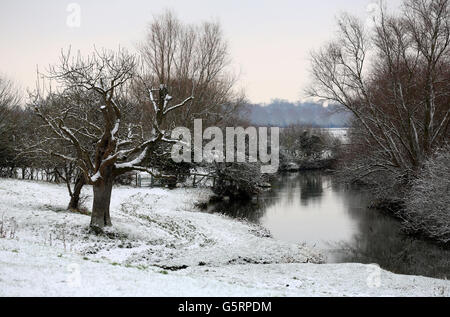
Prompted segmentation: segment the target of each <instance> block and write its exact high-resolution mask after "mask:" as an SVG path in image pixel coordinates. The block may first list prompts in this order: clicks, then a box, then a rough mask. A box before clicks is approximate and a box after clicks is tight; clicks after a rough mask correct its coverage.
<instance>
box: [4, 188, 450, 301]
mask: <svg viewBox="0 0 450 317" xmlns="http://www.w3.org/2000/svg"><path fill="white" fill-rule="evenodd" d="M89 193H90V189H89V188H86V194H89ZM208 196H209V192H208V191H207V190H201V189H177V190H174V191H166V190H163V189H151V190H150V189H142V188H141V189H135V188H127V187H119V188H114V190H113V201H112V204H111V207H112V209H111V210H112V221H113V224H114V228H113V229H111V230H110V231H109V233H108V235H107V236H93V235H91V234H88V233H87V229H86V228H87V226H88V224H89V217H88V216H84V215H78V214H73V213H68V212H66V211H65V210H64V207H65V205H66V203H67V198H68V197H67V193H66V189H65V188H64V186H57V185H52V184H45V183H37V182H26V181H17V180H4V179H0V217H2V215H4V216H3V219H4V220H3V221H4V229H3V230H4V231H6V232H7V233H8V236H7V237H6V238H0V296H74V295H76V296H93V295H94V296H137V295H139V296H333V295H339V296H357V295H359V296H368V295H375V296H449V293H450V282H449V281H443V280H437V279H430V278H424V277H416V276H401V275H395V274H392V273H389V272H386V271H383V270H379V269H378V268H377V267H374V266H368V265H362V264H333V265H331V264H326V265H325V264H310V263H309V264H308V263H303V262H317V261H320V258H319V257H317V256H316V255H315V254H314V253H313V252H312V251H310V250H307V249H306V248H304V247H303V246H301V245H293V244H288V243H284V242H280V241H276V240H274V239H272V238H270V237H268V235H267V232H266V231H265V230H263V229H262V228H260V227H258V226H255V225H250V224H248V223H245V222H239V221H235V220H232V219H228V218H226V217H222V216H218V215H209V214H204V213H200V212H195V211H192V210H195V208H194V206H193V204H194V202H196V201H199V200H206V199H207V198H208ZM90 203H91V200H90V199H88V202H87V205H88V206H89V205H90ZM15 227H16V228H17V229H16V230H15V233H14V228H15ZM11 230H12V231H13V233H14V234H13V236H14V237H13V238H11V237H10V234H11ZM182 267H186V268H185V269H180V270H177V271H171V270H170V269H176V268H182Z"/></svg>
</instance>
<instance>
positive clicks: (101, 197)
mask: <svg viewBox="0 0 450 317" xmlns="http://www.w3.org/2000/svg"><path fill="white" fill-rule="evenodd" d="M105 174H107V175H105V176H103V179H102V180H101V181H99V182H98V183H96V184H95V185H93V189H94V203H93V206H92V216H91V228H100V229H101V228H103V227H105V226H106V227H108V226H111V225H112V224H111V217H110V215H109V205H110V202H111V191H112V187H113V180H114V177H113V175H112V172H111V173H108V172H107V173H105Z"/></svg>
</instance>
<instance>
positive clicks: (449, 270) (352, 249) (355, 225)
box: [211, 172, 450, 278]
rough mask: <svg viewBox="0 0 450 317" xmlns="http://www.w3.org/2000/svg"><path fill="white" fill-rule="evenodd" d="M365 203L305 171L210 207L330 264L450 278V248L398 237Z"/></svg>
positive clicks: (394, 224)
mask: <svg viewBox="0 0 450 317" xmlns="http://www.w3.org/2000/svg"><path fill="white" fill-rule="evenodd" d="M367 202H368V193H364V192H362V191H358V190H354V189H348V188H344V187H343V186H340V185H339V184H338V183H337V182H335V181H334V179H333V177H332V176H330V175H326V174H323V173H320V172H307V173H299V174H286V175H282V176H280V177H279V178H278V179H277V180H276V181H275V182H274V183H273V189H272V190H271V191H269V192H267V193H265V194H263V195H261V197H259V198H258V199H255V200H254V201H252V202H248V203H242V202H239V203H232V202H224V203H220V204H216V205H213V206H211V210H212V211H214V212H220V213H224V214H227V215H230V216H232V217H235V218H245V219H247V220H249V221H252V222H257V223H260V224H262V225H263V226H264V227H266V228H267V229H269V230H270V232H271V233H272V235H273V236H274V238H276V239H282V240H285V241H290V242H295V243H306V244H307V245H309V246H313V247H315V248H317V249H319V250H320V251H321V252H322V253H323V254H324V255H325V256H326V257H327V261H328V262H331V263H342V262H358V263H378V264H380V266H381V267H383V268H385V269H387V270H389V271H392V272H395V273H401V274H415V275H425V276H432V277H439V278H446V277H450V250H443V249H441V248H439V247H437V246H435V245H433V244H430V243H427V242H425V241H422V240H417V239H412V238H410V237H407V236H405V235H403V234H402V232H401V228H400V224H399V222H398V221H397V220H395V219H393V218H392V217H390V216H388V215H384V214H383V213H381V212H379V211H375V210H371V209H368V208H366V207H365V206H366V205H367Z"/></svg>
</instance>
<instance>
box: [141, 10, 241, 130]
mask: <svg viewBox="0 0 450 317" xmlns="http://www.w3.org/2000/svg"><path fill="white" fill-rule="evenodd" d="M139 50H140V52H141V54H142V56H143V60H144V71H145V72H146V73H147V74H148V75H147V77H146V78H147V80H148V81H149V82H151V83H153V84H158V83H165V84H167V86H168V87H169V88H170V90H171V91H172V93H173V94H174V96H186V95H195V97H196V98H195V100H194V101H193V102H192V104H191V106H190V107H189V108H181V109H179V110H178V111H176V112H174V113H172V115H171V116H169V120H168V122H174V123H175V124H177V125H183V126H186V127H191V125H192V124H193V119H198V118H202V119H203V120H204V125H205V126H207V125H216V126H217V125H218V124H219V123H221V122H224V121H225V120H226V119H227V118H230V117H232V116H236V114H237V113H238V112H239V109H241V108H242V107H243V105H244V95H243V93H242V92H236V91H235V90H236V89H235V84H236V76H235V75H234V74H233V72H232V71H231V67H230V66H231V59H230V57H229V49H228V45H227V43H226V41H225V40H224V36H223V34H222V30H221V27H220V24H218V23H215V22H204V23H202V24H201V25H189V24H184V23H182V22H181V21H180V20H179V19H178V18H177V17H176V16H175V15H174V14H173V13H172V12H170V11H166V12H165V13H163V14H162V15H159V16H155V17H154V19H153V21H152V22H151V23H150V24H149V26H148V30H147V35H146V39H145V41H143V43H142V44H141V45H140V47H139ZM175 98H176V97H175ZM178 98H179V97H178ZM174 101H176V102H181V101H182V100H181V99H178V100H174Z"/></svg>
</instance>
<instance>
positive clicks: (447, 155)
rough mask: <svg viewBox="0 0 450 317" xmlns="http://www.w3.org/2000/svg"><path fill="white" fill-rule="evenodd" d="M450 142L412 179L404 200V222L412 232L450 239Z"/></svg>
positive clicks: (443, 241)
mask: <svg viewBox="0 0 450 317" xmlns="http://www.w3.org/2000/svg"><path fill="white" fill-rule="evenodd" d="M449 162H450V145H447V146H445V147H443V148H442V149H440V150H439V151H437V152H436V154H435V155H433V156H432V157H431V158H430V159H428V160H427V161H426V163H425V165H424V168H423V170H422V171H421V172H420V174H419V175H418V177H417V179H415V180H414V181H413V182H412V186H411V189H410V191H409V192H408V194H407V196H406V201H405V214H404V218H405V225H406V228H407V229H408V230H410V231H413V232H416V233H420V234H423V235H425V236H427V237H429V238H432V239H434V240H437V241H439V242H442V243H444V244H448V243H449V242H450V164H449Z"/></svg>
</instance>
